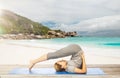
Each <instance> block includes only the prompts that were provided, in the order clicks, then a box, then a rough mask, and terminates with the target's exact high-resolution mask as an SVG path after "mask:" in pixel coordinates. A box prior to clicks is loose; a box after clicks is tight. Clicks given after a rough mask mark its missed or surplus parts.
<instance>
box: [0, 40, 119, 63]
mask: <svg viewBox="0 0 120 78" xmlns="http://www.w3.org/2000/svg"><path fill="white" fill-rule="evenodd" d="M64 46H66V45H56V44H40V46H32V45H31V46H30V45H29V46H28V45H20V44H12V43H7V41H5V40H1V41H0V65H13V64H14V65H16V64H17V65H28V64H29V60H32V59H35V58H38V57H39V56H41V55H42V54H45V53H48V52H54V51H56V50H58V49H60V48H62V47H64ZM81 47H82V49H83V51H84V52H85V59H86V63H87V64H120V61H119V59H120V56H119V55H120V49H112V48H99V47H98V48H96V47H88V46H81ZM59 59H66V60H69V59H70V56H69V57H65V58H59ZM57 60H58V59H54V60H48V61H45V62H41V63H39V64H41V65H43V64H54V62H55V61H57Z"/></svg>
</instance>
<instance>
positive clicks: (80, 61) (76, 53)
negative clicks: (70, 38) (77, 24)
mask: <svg viewBox="0 0 120 78" xmlns="http://www.w3.org/2000/svg"><path fill="white" fill-rule="evenodd" d="M70 55H71V59H70V60H69V61H66V60H60V61H57V62H56V63H55V64H54V68H55V70H56V71H67V72H71V73H86V72H87V68H86V63H85V57H84V54H83V51H82V49H81V48H80V46H79V45H77V44H71V45H68V46H66V47H64V48H62V49H60V50H57V51H55V52H51V53H48V54H45V55H43V56H41V57H40V58H37V59H35V60H32V61H31V62H30V66H29V70H30V71H31V69H32V67H33V66H34V65H35V64H36V63H39V62H42V61H45V60H49V59H55V58H60V57H65V56H70Z"/></svg>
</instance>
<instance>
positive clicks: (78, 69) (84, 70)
mask: <svg viewBox="0 0 120 78" xmlns="http://www.w3.org/2000/svg"><path fill="white" fill-rule="evenodd" d="M81 56H82V69H80V68H75V69H74V72H75V73H83V74H85V73H86V72H87V67H86V63H85V57H84V54H82V55H81Z"/></svg>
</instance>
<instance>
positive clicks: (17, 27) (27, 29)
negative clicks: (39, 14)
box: [0, 10, 77, 40]
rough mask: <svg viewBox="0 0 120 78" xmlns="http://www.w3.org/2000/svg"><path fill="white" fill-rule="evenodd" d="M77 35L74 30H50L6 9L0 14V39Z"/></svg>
mask: <svg viewBox="0 0 120 78" xmlns="http://www.w3.org/2000/svg"><path fill="white" fill-rule="evenodd" d="M74 36H77V32H76V31H71V32H65V31H61V30H59V29H58V30H52V29H50V28H48V27H47V26H44V25H42V24H41V23H38V22H34V21H32V20H30V19H28V18H26V17H23V16H20V15H18V14H16V13H13V12H11V11H8V10H2V14H1V15H0V39H14V40H16V39H46V38H47V39H49V38H65V37H74Z"/></svg>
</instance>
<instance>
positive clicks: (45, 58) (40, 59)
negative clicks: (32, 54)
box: [29, 54, 47, 71]
mask: <svg viewBox="0 0 120 78" xmlns="http://www.w3.org/2000/svg"><path fill="white" fill-rule="evenodd" d="M45 60H47V54H45V55H42V56H41V57H39V58H37V59H35V60H32V61H30V66H29V71H31V69H32V67H33V66H34V65H35V64H36V63H38V62H42V61H45Z"/></svg>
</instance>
